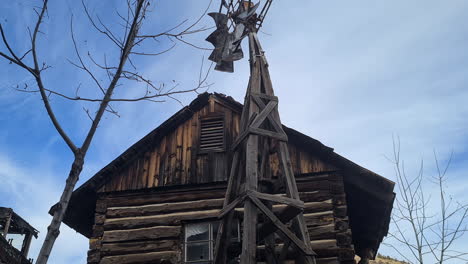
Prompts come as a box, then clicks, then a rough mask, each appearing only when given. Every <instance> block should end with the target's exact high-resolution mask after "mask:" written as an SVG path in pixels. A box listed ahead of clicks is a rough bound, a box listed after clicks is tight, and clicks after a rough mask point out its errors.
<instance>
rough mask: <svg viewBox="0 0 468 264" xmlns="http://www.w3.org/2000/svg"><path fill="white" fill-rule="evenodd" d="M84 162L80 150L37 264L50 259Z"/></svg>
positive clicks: (44, 262) (42, 263) (44, 263)
mask: <svg viewBox="0 0 468 264" xmlns="http://www.w3.org/2000/svg"><path fill="white" fill-rule="evenodd" d="M83 164H84V153H81V150H78V152H77V154H75V160H74V161H73V164H72V166H71V169H70V172H69V174H68V178H67V181H66V184H65V189H64V191H63V193H62V196H61V197H60V201H59V203H58V205H59V206H58V207H57V208H55V210H54V212H53V214H54V216H53V218H52V222H51V223H50V225H49V227H48V228H47V235H46V237H45V240H44V243H43V244H42V248H41V251H40V252H39V256H38V258H37V261H36V264H46V263H47V261H48V259H49V256H50V252H51V251H52V247H53V246H54V243H55V240H56V239H57V237H58V235H59V233H60V230H59V229H60V224H61V223H62V220H63V217H64V216H65V212H66V210H67V207H68V203H69V201H70V198H71V195H72V193H73V189H75V184H76V182H77V181H78V179H79V176H80V174H81V171H82V169H83Z"/></svg>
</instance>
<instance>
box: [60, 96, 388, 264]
mask: <svg viewBox="0 0 468 264" xmlns="http://www.w3.org/2000/svg"><path fill="white" fill-rule="evenodd" d="M241 112H242V105H241V104H239V103H238V102H236V101H234V100H233V99H232V98H230V97H227V96H225V95H222V94H209V93H204V94H201V95H199V96H198V98H196V99H195V100H194V101H193V102H192V103H191V104H190V105H189V106H187V107H184V108H183V109H181V110H180V111H179V112H177V113H176V114H175V115H173V116H172V117H171V118H170V119H168V120H167V121H166V122H164V123H163V124H162V125H160V126H159V127H158V128H156V129H155V130H153V131H152V132H151V133H149V134H148V135H147V136H145V137H144V138H142V139H141V140H140V141H138V142H137V143H135V144H134V145H133V146H131V147H130V148H129V149H128V150H126V151H125V152H124V153H123V154H122V155H120V156H119V157H117V158H116V159H115V160H114V161H112V162H111V163H110V164H108V165H107V166H106V167H104V168H103V169H102V170H100V171H99V172H98V173H97V174H96V175H95V176H93V177H92V178H91V179H89V180H88V181H87V182H85V183H84V184H83V185H82V186H80V187H79V188H78V189H77V190H76V191H75V192H74V193H73V196H72V199H71V201H70V205H69V208H68V210H67V214H66V216H65V219H64V221H65V223H66V224H67V225H68V226H70V227H72V228H73V229H75V230H76V231H78V232H79V233H81V234H83V235H84V236H86V237H88V238H89V239H90V249H89V252H88V263H103V264H105V263H212V262H213V257H214V255H213V251H214V247H215V239H216V236H217V234H216V230H217V226H218V223H219V219H218V216H219V214H220V211H221V209H222V207H223V203H224V197H225V194H226V188H227V181H228V178H229V172H230V169H231V164H232V160H233V156H234V152H233V146H234V144H236V139H237V138H238V136H239V131H240V119H241V117H240V115H241ZM282 129H283V130H284V131H285V132H286V135H287V136H288V149H289V155H290V163H291V167H292V171H293V173H294V175H295V179H296V182H297V187H298V192H299V196H300V199H301V200H302V201H303V202H304V205H303V209H302V210H303V216H304V220H305V224H306V226H307V231H308V233H309V234H308V235H309V238H310V241H311V247H312V249H313V250H314V251H315V253H317V263H354V256H355V254H358V255H360V256H361V257H363V258H373V257H374V256H375V254H376V252H377V250H378V248H379V245H380V242H381V240H382V238H383V237H384V236H385V235H386V234H387V230H388V224H389V220H390V212H391V209H392V204H393V199H394V193H393V187H394V183H393V182H391V181H389V180H387V179H385V178H383V177H381V176H379V175H377V174H375V173H373V172H371V171H369V170H367V169H365V168H363V167H360V166H359V165H357V164H355V163H353V162H351V161H349V160H348V159H346V158H344V157H342V156H340V155H338V154H337V153H335V152H334V151H333V149H331V148H329V147H327V146H325V145H323V144H322V143H320V142H319V141H317V140H315V139H313V138H310V137H308V136H306V135H304V134H301V133H300V132H298V131H295V130H293V129H291V128H288V127H285V126H282ZM265 162H266V163H268V169H267V171H266V172H265V173H264V175H265V177H262V179H260V183H259V188H261V191H262V192H264V193H269V194H273V195H274V194H277V196H279V197H281V195H280V194H281V193H285V189H284V185H282V184H278V182H279V180H281V179H282V177H283V175H282V172H281V171H282V170H281V168H280V162H279V157H278V155H277V153H276V152H272V154H271V155H268V159H267V160H265ZM285 207H286V206H285V205H282V204H276V205H272V210H273V212H275V213H279V212H281V211H282V210H284V208H285ZM233 212H234V218H235V219H236V220H235V221H237V222H238V223H239V224H238V225H237V226H238V228H237V229H236V230H233V231H232V239H233V244H236V243H237V244H238V245H239V248H240V247H241V244H242V241H243V239H244V238H243V237H242V236H241V234H242V230H243V228H244V226H243V224H242V223H243V222H242V221H243V217H244V208H243V207H242V206H239V207H236V208H235V209H234V211H233ZM265 220H266V218H264V217H259V223H260V224H261V223H262V221H265ZM274 242H276V240H274ZM278 243H281V242H278ZM276 246H277V247H276V252H271V247H268V245H267V246H265V245H258V246H257V252H256V253H257V254H256V255H257V260H258V262H264V261H265V262H266V261H268V259H267V257H268V256H269V255H271V254H276V255H277V257H278V258H282V259H285V260H286V261H294V259H295V257H296V255H297V254H296V252H295V251H294V249H293V248H290V250H284V251H281V246H282V245H278V244H276ZM227 255H228V256H229V257H228V260H227V261H231V262H227V263H236V262H232V261H235V259H236V257H237V256H238V255H239V252H236V249H235V248H233V249H231V250H229V252H227ZM291 263H294V262H291Z"/></svg>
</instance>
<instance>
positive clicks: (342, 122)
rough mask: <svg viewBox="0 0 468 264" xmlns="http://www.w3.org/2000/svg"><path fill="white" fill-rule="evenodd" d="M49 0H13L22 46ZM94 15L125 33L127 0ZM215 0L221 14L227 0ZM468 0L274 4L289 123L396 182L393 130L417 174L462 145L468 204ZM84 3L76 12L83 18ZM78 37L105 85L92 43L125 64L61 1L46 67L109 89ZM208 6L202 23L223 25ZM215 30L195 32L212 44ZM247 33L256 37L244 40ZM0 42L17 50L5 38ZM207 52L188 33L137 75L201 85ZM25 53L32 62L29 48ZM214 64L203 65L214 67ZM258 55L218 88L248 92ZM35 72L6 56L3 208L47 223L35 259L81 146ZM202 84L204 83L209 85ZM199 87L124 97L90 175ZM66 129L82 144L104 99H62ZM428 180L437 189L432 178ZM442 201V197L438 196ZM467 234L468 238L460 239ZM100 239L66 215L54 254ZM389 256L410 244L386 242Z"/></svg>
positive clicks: (193, 16)
mask: <svg viewBox="0 0 468 264" xmlns="http://www.w3.org/2000/svg"><path fill="white" fill-rule="evenodd" d="M40 2H41V1H38V0H25V1H19V0H18V1H4V3H2V8H1V9H0V23H2V26H3V27H4V29H5V31H6V37H7V38H8V39H9V41H10V44H11V46H12V47H14V49H15V51H17V52H18V53H19V54H22V53H24V52H25V51H27V50H28V47H29V46H28V45H29V42H28V41H29V36H28V31H27V28H28V27H32V26H33V25H34V22H35V16H34V11H33V10H32V8H33V7H34V6H38V5H39V4H40ZM86 2H87V3H89V5H88V6H89V10H90V13H91V14H92V15H93V16H97V15H98V16H100V18H101V19H102V21H103V22H104V23H106V24H107V25H109V27H110V28H111V29H112V30H115V32H118V33H119V34H121V33H122V31H121V28H120V27H119V25H118V23H116V21H117V20H118V16H117V15H116V13H115V12H116V11H120V12H122V11H123V10H124V8H125V6H124V4H123V3H122V2H124V1H110V0H106V1H99V2H95V1H86ZM213 2H214V3H213V4H212V5H211V6H210V7H209V10H210V11H215V10H216V9H217V6H218V4H219V3H218V1H215V0H213ZM208 3H209V1H207V0H203V1H202V0H199V1H189V0H177V1H169V0H159V1H154V2H152V6H151V10H152V12H151V13H149V14H148V16H147V18H146V19H145V22H144V23H145V24H144V26H143V28H142V32H144V33H145V34H151V33H159V32H163V31H164V30H167V29H168V28H171V27H172V26H174V25H177V24H179V23H180V22H182V21H184V20H185V19H187V20H188V21H187V22H186V23H185V24H184V25H183V26H185V25H189V24H190V23H193V22H194V21H196V20H197V19H198V17H200V16H201V15H202V14H203V12H204V10H205V9H206V7H207V5H208ZM467 11H468V2H467V1H462V0H451V1H432V0H414V1H403V0H395V1H371V0H363V1H315V0H309V1H306V0H300V1H285V0H276V1H274V2H273V5H272V7H271V10H270V12H269V14H268V17H267V18H266V20H265V23H264V26H263V28H262V29H261V31H260V33H259V38H260V40H261V42H262V45H263V48H264V50H265V52H266V56H267V59H268V62H269V64H270V74H271V78H272V81H273V86H274V89H275V92H276V95H277V96H278V97H279V100H280V104H279V110H280V115H281V118H282V121H283V123H284V124H286V125H287V126H290V127H292V128H294V129H296V130H299V131H301V132H302V133H305V134H307V135H309V136H311V137H313V138H315V139H317V140H319V141H321V142H322V143H324V144H325V145H327V146H330V147H332V148H334V149H335V151H336V152H337V153H339V154H341V155H343V156H344V157H346V158H348V159H350V160H352V161H354V162H356V163H358V164H360V165H361V166H363V167H366V168H368V169H370V170H372V171H374V172H376V173H378V174H380V175H383V176H384V177H386V178H388V179H391V180H395V173H394V169H393V167H392V164H391V163H390V162H389V161H388V159H387V157H388V156H391V155H392V152H393V149H392V138H399V139H400V142H401V155H402V158H403V159H404V160H405V166H406V169H407V172H408V174H409V175H414V173H416V172H417V171H418V169H419V164H420V161H421V160H424V163H425V167H424V173H425V174H426V175H427V176H432V175H434V174H435V166H434V154H433V153H434V152H436V153H437V157H438V159H439V160H440V162H441V163H445V162H447V160H448V159H449V157H450V155H451V154H452V153H453V158H452V161H451V164H450V169H449V174H448V176H449V179H448V182H447V183H446V187H447V188H448V189H447V192H448V193H450V194H451V195H452V196H453V197H454V199H456V200H458V201H465V202H467V200H468V199H467V197H466V195H464V193H465V189H466V187H467V186H468V179H467V177H466V175H465V174H466V171H467V170H468V162H467V161H468V144H467V143H468V122H466V120H465V119H466V117H467V115H468V103H467V102H468V89H467V86H468V74H466V72H467V71H468V53H467V52H466V47H468V20H467V19H466V12H467ZM72 14H73V16H72ZM71 20H72V21H73V29H74V33H75V38H76V40H77V45H78V48H79V50H80V51H81V52H82V53H81V54H82V55H83V57H84V58H85V63H87V65H89V67H90V68H91V69H93V71H94V72H96V75H97V76H98V79H99V80H100V81H102V82H103V83H105V82H106V80H107V79H106V78H107V76H106V74H105V72H102V71H99V69H97V68H96V67H95V65H93V63H92V62H91V61H90V59H89V57H88V56H87V53H88V52H90V54H92V56H93V57H94V58H96V59H98V60H100V61H103V58H104V54H105V56H106V60H107V61H108V62H109V63H112V62H115V59H116V54H117V53H116V52H115V50H116V49H115V47H113V44H112V43H111V42H110V41H109V40H108V39H106V38H105V37H103V36H102V35H100V34H98V33H96V31H93V29H92V27H91V25H90V23H89V21H88V20H87V19H86V17H85V14H84V12H83V8H82V6H81V1H72V0H65V1H50V8H49V12H48V16H47V17H46V19H45V22H44V24H43V26H42V27H41V34H39V40H38V54H39V58H40V61H43V62H45V63H46V65H49V66H51V68H49V69H47V70H46V71H44V73H43V78H44V82H45V85H46V87H49V88H50V89H55V90H58V91H61V92H63V93H66V94H71V95H74V94H75V92H76V89H77V87H80V89H79V92H80V95H81V96H85V95H86V96H91V97H93V96H97V95H99V94H98V92H97V90H96V87H95V86H94V85H93V83H92V81H91V80H90V78H89V76H88V75H86V73H84V72H83V71H81V70H79V69H77V68H75V67H74V66H72V65H71V64H70V63H69V62H68V60H71V61H74V62H76V61H77V56H76V54H75V53H74V50H73V44H72V39H71V34H70V28H71V27H70V24H71V23H70V21H71ZM212 25H213V22H212V21H211V19H210V18H208V17H207V16H205V17H204V18H203V19H202V20H201V21H200V24H199V25H198V26H200V27H211V26H212ZM208 34H209V31H205V32H200V33H197V34H194V35H191V36H187V37H186V38H185V40H188V41H190V42H191V43H195V44H196V45H197V46H200V47H204V48H210V44H209V43H207V42H205V41H204V38H206V36H207V35H208ZM245 44H246V41H244V46H245ZM171 45H172V42H171V41H168V40H167V39H161V40H160V41H159V42H148V43H146V44H144V45H142V47H139V48H141V49H142V50H146V51H151V52H160V51H163V50H164V49H167V48H169V47H170V46H171ZM0 51H2V52H5V51H6V48H5V46H4V45H3V44H1V45H0ZM209 53H210V52H209V51H206V50H202V49H197V48H194V47H192V46H189V45H184V44H183V43H180V42H178V43H176V46H175V47H174V48H173V49H172V50H171V51H170V52H167V53H165V54H163V55H160V56H152V57H142V56H139V57H137V58H134V64H135V65H136V68H137V70H138V72H139V73H142V74H144V75H145V76H148V78H150V79H151V80H153V81H154V83H156V84H160V85H162V84H163V83H164V85H165V87H171V86H173V85H175V84H177V85H178V88H180V89H191V88H193V87H195V86H196V82H197V80H198V77H199V72H200V68H201V66H203V68H202V71H203V72H205V71H206V70H207V69H208V66H209V61H208V60H207V59H206V58H207V57H208V56H209ZM26 61H27V62H30V59H29V58H28V57H27V58H26ZM202 63H203V65H202ZM248 74H249V68H248V60H247V59H243V60H242V61H239V62H236V63H235V73H231V74H229V73H221V72H215V71H211V72H210V73H209V76H208V79H207V81H208V82H209V83H210V84H212V85H211V86H210V87H209V89H208V91H210V92H220V93H224V94H227V95H230V96H233V97H234V98H235V99H236V100H238V101H243V96H244V93H245V90H246V85H247V81H248ZM16 88H18V89H23V90H24V89H25V88H26V89H27V90H31V89H34V80H33V79H32V78H31V77H30V76H29V75H28V74H27V73H26V72H25V71H24V70H21V69H19V68H17V67H16V66H14V65H11V64H9V63H8V62H6V61H5V60H3V59H0V206H6V207H11V208H14V210H15V211H16V212H17V213H18V214H20V215H21V216H23V217H24V218H25V219H27V220H28V221H29V222H30V223H31V224H32V225H33V226H34V227H36V228H37V229H38V230H39V231H40V234H39V238H38V239H37V240H35V241H34V242H33V244H32V249H31V252H30V257H32V258H36V256H37V253H38V251H39V248H40V244H41V243H42V241H43V239H44V234H45V233H46V228H47V225H48V224H49V222H50V220H51V217H50V216H49V215H48V214H47V212H48V209H49V208H50V206H51V205H53V204H54V203H55V202H56V201H57V200H58V199H59V196H60V193H61V191H62V189H63V186H64V181H65V177H66V175H67V173H68V170H69V167H70V164H71V161H72V158H73V156H72V153H71V152H70V151H69V149H68V148H67V146H66V145H65V144H64V142H63V140H62V139H61V138H60V137H59V136H58V134H57V133H56V131H55V130H54V128H53V126H52V124H51V122H50V120H49V119H48V116H47V114H46V112H45V109H44V107H43V104H42V102H41V100H40V98H39V96H38V94H35V93H24V92H19V91H17V90H16ZM203 91H204V90H203ZM143 93H144V90H141V85H140V84H135V83H129V82H123V83H122V86H119V87H117V91H116V96H118V97H132V96H133V97H134V96H138V95H142V94H143ZM195 97H196V94H195V93H189V94H184V95H181V96H178V97H177V98H178V100H179V101H180V103H179V102H177V101H175V100H172V99H166V101H165V102H162V103H153V102H139V103H114V104H113V108H114V109H115V110H117V111H118V113H119V117H117V116H115V115H112V114H109V113H108V114H106V115H105V118H104V119H103V120H102V123H101V124H100V126H99V128H98V132H97V134H96V136H95V139H94V141H93V144H92V146H91V148H90V150H89V153H88V156H87V158H86V164H85V168H84V170H83V173H82V175H81V177H80V181H79V183H78V185H79V184H81V183H83V182H84V181H86V180H87V179H89V178H90V177H91V176H93V175H94V174H95V173H96V172H97V171H98V170H99V169H101V168H102V167H104V166H105V165H107V164H108V163H109V162H110V161H112V160H113V159H115V158H116V157H117V156H118V155H119V154H121V153H122V152H123V151H124V150H126V149H127V148H128V147H129V146H131V145H132V144H133V143H135V142H136V141H137V140H139V139H140V138H142V137H143V136H144V135H146V134H147V133H149V132H150V131H151V130H152V129H154V128H155V127H157V126H158V125H159V124H161V122H163V121H164V120H166V119H167V118H168V117H170V116H171V115H172V114H174V113H175V112H176V111H178V110H179V109H180V108H181V107H183V106H184V105H186V104H188V103H190V101H191V100H193V99H194V98H195ZM51 103H52V107H53V109H54V111H55V112H56V113H57V117H58V119H59V121H60V122H61V123H62V124H63V128H64V129H65V131H66V132H67V133H69V134H70V137H71V138H72V140H74V141H75V142H77V144H80V143H81V142H82V140H83V138H84V135H85V133H86V131H87V129H88V128H89V126H90V120H89V119H88V117H87V115H86V113H85V111H84V110H83V109H90V111H91V113H93V111H94V110H95V105H93V104H89V103H83V102H70V101H66V100H63V99H61V98H58V97H56V96H51ZM425 185H427V190H428V192H430V191H431V190H433V186H432V185H431V182H429V181H426V182H425ZM431 210H432V211H434V212H436V211H437V207H435V206H433V207H431ZM463 244H465V245H466V244H468V239H467V238H466V236H465V238H463V240H462V241H461V243H460V244H459V248H463ZM87 248H88V242H87V240H86V239H85V237H83V236H81V235H80V234H78V233H76V232H75V231H73V230H71V229H70V228H68V227H67V226H65V225H63V226H62V228H61V234H60V237H59V238H58V240H57V242H56V246H55V248H54V250H53V252H52V256H51V258H50V262H49V263H51V264H61V263H71V264H75V263H85V262H86V252H87ZM380 252H381V253H383V254H385V255H393V256H396V257H398V255H397V254H396V253H395V252H394V251H392V249H390V248H388V247H385V246H382V247H381V251H380Z"/></svg>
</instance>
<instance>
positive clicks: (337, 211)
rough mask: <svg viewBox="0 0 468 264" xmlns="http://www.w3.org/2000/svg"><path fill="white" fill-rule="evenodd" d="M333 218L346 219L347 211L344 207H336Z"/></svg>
mask: <svg viewBox="0 0 468 264" xmlns="http://www.w3.org/2000/svg"><path fill="white" fill-rule="evenodd" d="M334 210H335V216H336V217H346V216H347V213H348V210H347V206H346V205H342V206H336V207H335V209H334Z"/></svg>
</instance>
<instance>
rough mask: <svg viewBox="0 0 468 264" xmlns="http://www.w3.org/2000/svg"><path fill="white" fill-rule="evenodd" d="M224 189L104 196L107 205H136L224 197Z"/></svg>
mask: <svg viewBox="0 0 468 264" xmlns="http://www.w3.org/2000/svg"><path fill="white" fill-rule="evenodd" d="M224 194H225V190H219V189H215V190H213V189H209V188H207V189H206V190H199V191H192V192H170V193H164V194H155V193H142V194H139V195H122V196H116V197H107V198H105V200H106V202H107V206H108V207H120V206H137V205H146V204H158V203H172V202H184V201H196V200H205V199H217V198H224Z"/></svg>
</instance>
